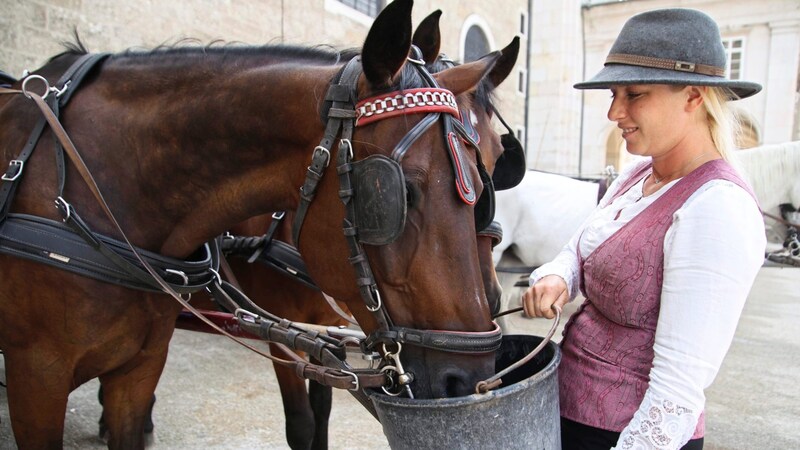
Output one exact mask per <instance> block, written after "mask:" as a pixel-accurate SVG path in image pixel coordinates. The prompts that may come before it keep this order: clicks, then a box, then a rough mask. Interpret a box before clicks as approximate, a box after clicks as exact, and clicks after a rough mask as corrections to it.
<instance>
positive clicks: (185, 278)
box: [164, 269, 189, 286]
mask: <svg viewBox="0 0 800 450" xmlns="http://www.w3.org/2000/svg"><path fill="white" fill-rule="evenodd" d="M164 272H167V273H171V274H173V275H177V276H179V277H181V279H182V280H183V285H184V286H186V285H187V284H189V277H188V276H186V274H185V273H184V272H182V271H180V270H175V269H164Z"/></svg>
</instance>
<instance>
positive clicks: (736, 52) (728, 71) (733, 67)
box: [722, 38, 744, 80]
mask: <svg viewBox="0 0 800 450" xmlns="http://www.w3.org/2000/svg"><path fill="white" fill-rule="evenodd" d="M722 46H723V47H725V54H726V56H727V62H726V63H725V75H727V76H728V78H730V79H731V80H741V79H742V62H743V61H744V39H743V38H728V39H723V40H722Z"/></svg>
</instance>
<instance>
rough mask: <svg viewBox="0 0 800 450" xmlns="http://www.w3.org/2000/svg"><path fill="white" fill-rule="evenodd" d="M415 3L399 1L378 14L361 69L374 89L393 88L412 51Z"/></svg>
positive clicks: (366, 45) (366, 44) (411, 0)
mask: <svg viewBox="0 0 800 450" xmlns="http://www.w3.org/2000/svg"><path fill="white" fill-rule="evenodd" d="M413 4H414V2H413V0H395V1H393V2H391V3H389V4H388V5H386V8H384V9H383V11H381V13H380V14H378V17H376V18H375V22H374V23H373V24H372V27H371V28H370V29H369V33H367V39H366V40H365V41H364V47H363V49H362V51H361V65H362V67H363V69H364V76H365V77H366V78H367V81H368V82H369V84H370V86H372V87H373V88H381V87H386V86H389V85H390V84H391V82H392V77H394V75H395V74H396V73H397V72H399V71H400V69H401V68H402V67H403V64H405V62H406V57H407V56H408V50H409V49H410V48H411V7H412V6H413Z"/></svg>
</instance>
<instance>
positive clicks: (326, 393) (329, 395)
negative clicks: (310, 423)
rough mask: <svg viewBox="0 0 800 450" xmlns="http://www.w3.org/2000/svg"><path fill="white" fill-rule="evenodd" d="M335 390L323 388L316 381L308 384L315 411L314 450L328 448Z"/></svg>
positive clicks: (327, 387) (312, 444)
mask: <svg viewBox="0 0 800 450" xmlns="http://www.w3.org/2000/svg"><path fill="white" fill-rule="evenodd" d="M332 391H333V390H332V389H331V387H330V386H323V385H321V384H319V383H317V382H316V381H309V382H308V396H309V400H310V401H311V409H312V410H313V411H314V425H315V426H314V442H312V443H311V448H312V449H313V450H323V449H327V448H328V419H329V418H330V416H331V404H332V402H333V392H332Z"/></svg>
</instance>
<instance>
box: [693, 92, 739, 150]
mask: <svg viewBox="0 0 800 450" xmlns="http://www.w3.org/2000/svg"><path fill="white" fill-rule="evenodd" d="M700 92H701V95H702V96H703V104H704V105H705V109H706V117H707V119H708V131H709V132H710V133H711V139H712V140H713V141H714V145H715V146H716V147H717V151H718V152H719V154H720V155H721V156H722V158H723V159H724V160H725V161H728V162H730V161H731V154H732V153H733V152H734V151H735V150H736V136H737V135H738V134H739V132H740V129H741V125H740V123H739V119H738V116H737V115H736V114H735V112H734V110H733V108H731V106H730V105H729V103H728V102H729V100H728V99H730V98H731V95H732V94H731V92H730V91H728V90H727V89H725V88H719V87H709V88H708V89H702V90H700Z"/></svg>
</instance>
